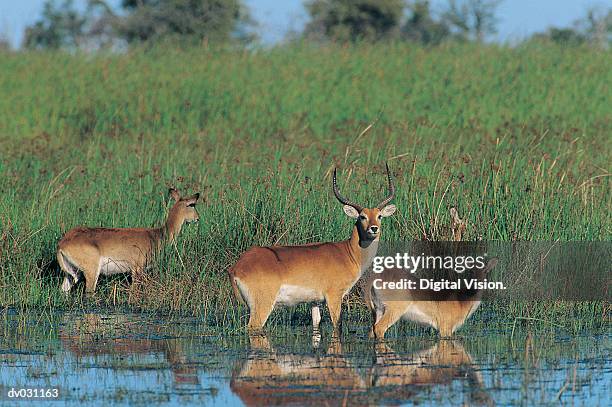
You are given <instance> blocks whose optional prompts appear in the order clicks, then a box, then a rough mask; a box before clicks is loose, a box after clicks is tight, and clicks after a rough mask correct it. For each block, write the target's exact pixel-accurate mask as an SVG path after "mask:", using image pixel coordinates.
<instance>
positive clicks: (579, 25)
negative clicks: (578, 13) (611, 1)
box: [527, 8, 612, 49]
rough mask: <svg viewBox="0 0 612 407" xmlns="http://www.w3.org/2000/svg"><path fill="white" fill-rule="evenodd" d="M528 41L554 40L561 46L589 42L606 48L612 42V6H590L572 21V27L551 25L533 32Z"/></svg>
mask: <svg viewBox="0 0 612 407" xmlns="http://www.w3.org/2000/svg"><path fill="white" fill-rule="evenodd" d="M527 42H528V43H529V42H554V43H556V44H559V45H563V46H577V45H583V44H590V45H592V46H595V47H598V48H601V49H608V48H610V44H612V8H607V9H597V8H592V9H590V10H588V11H587V13H586V15H585V16H584V17H582V18H580V19H578V20H576V21H574V23H573V27H561V28H559V27H551V28H549V29H547V30H546V31H544V32H542V33H536V34H534V35H533V36H532V37H531V38H530V39H529V40H528V41H527Z"/></svg>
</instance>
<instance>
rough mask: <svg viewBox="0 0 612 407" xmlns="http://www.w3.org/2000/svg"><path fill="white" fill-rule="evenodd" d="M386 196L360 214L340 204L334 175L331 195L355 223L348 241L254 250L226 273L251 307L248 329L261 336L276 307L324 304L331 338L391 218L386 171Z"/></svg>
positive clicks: (315, 310) (349, 205)
mask: <svg viewBox="0 0 612 407" xmlns="http://www.w3.org/2000/svg"><path fill="white" fill-rule="evenodd" d="M387 179H388V182H389V196H388V197H387V198H386V199H385V200H383V201H382V202H381V203H380V204H379V205H378V206H377V207H374V208H364V207H362V206H360V205H357V204H355V203H352V202H350V201H349V200H347V199H346V198H344V197H343V196H342V195H341V194H340V191H339V190H338V185H337V183H336V171H335V170H334V176H333V184H332V186H333V191H334V194H335V196H336V198H337V199H338V200H339V201H340V202H341V203H342V204H343V205H344V212H345V213H346V214H347V215H348V216H349V217H351V218H354V219H356V221H355V226H354V227H353V232H352V234H351V237H350V239H348V240H345V241H341V242H331V243H315V244H307V245H302V246H272V247H253V248H251V249H249V250H248V251H246V252H245V253H244V254H243V255H242V256H241V257H240V259H239V260H238V262H237V263H236V264H235V265H234V267H232V268H231V269H230V270H229V277H230V280H231V283H232V286H233V287H234V291H235V293H236V296H237V297H238V299H244V301H245V302H246V304H247V306H248V307H249V311H250V316H249V324H248V328H249V329H250V330H260V329H262V328H263V326H264V324H265V323H266V320H267V319H268V316H269V315H270V313H271V312H272V310H273V308H274V306H275V305H277V304H283V305H295V304H298V303H304V302H320V301H325V302H326V304H327V307H328V309H329V313H330V316H331V320H332V324H333V325H334V332H335V333H337V332H338V324H339V321H340V310H341V307H342V300H343V298H344V296H345V295H346V294H347V293H348V292H349V290H350V289H351V288H352V287H353V285H354V284H355V283H356V282H357V280H358V279H359V277H360V276H361V274H362V272H363V271H364V270H365V269H367V268H368V267H369V265H370V263H371V261H372V258H373V257H374V256H375V255H376V250H377V248H378V241H379V238H380V232H381V226H380V224H381V220H382V218H383V217H386V216H390V215H392V214H393V213H394V212H395V206H394V205H387V204H388V203H389V202H390V201H391V200H392V199H393V196H394V192H395V187H394V186H393V180H392V178H391V173H390V171H389V167H388V166H387ZM312 319H313V326H314V329H318V325H319V322H320V320H321V317H320V313H319V308H318V307H317V306H314V307H313V309H312Z"/></svg>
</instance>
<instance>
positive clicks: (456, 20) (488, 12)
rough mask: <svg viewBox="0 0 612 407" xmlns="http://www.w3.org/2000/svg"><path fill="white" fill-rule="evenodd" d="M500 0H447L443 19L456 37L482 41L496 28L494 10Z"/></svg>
mask: <svg viewBox="0 0 612 407" xmlns="http://www.w3.org/2000/svg"><path fill="white" fill-rule="evenodd" d="M500 3H501V0H460V1H457V0H449V2H448V8H447V10H446V11H445V13H444V20H445V21H446V22H447V24H448V25H449V26H450V28H451V30H452V31H453V32H454V34H455V36H456V38H457V39H461V40H476V41H478V42H482V41H484V39H485V36H487V35H489V34H494V33H495V32H496V31H497V29H496V26H497V18H496V17H495V11H496V10H497V7H498V6H499V4H500Z"/></svg>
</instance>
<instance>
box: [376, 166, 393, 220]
mask: <svg viewBox="0 0 612 407" xmlns="http://www.w3.org/2000/svg"><path fill="white" fill-rule="evenodd" d="M385 165H386V166H387V179H388V180H389V196H387V197H386V198H385V200H384V201H382V202H381V203H379V204H378V206H377V208H378V209H382V208H384V207H385V206H387V204H388V203H389V202H391V200H392V199H393V197H394V196H395V186H394V185H393V178H392V177H391V171H389V164H387V163H385Z"/></svg>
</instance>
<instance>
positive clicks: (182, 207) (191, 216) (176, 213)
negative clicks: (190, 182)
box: [168, 188, 200, 226]
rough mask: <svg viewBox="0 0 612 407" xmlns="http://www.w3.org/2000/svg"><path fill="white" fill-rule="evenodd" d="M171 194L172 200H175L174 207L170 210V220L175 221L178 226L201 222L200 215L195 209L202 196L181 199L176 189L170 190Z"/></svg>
mask: <svg viewBox="0 0 612 407" xmlns="http://www.w3.org/2000/svg"><path fill="white" fill-rule="evenodd" d="M169 192H170V196H171V197H172V199H174V205H172V208H171V209H170V215H169V216H168V218H170V219H173V220H174V222H176V224H177V226H179V225H182V224H183V223H192V222H198V221H199V220H200V215H199V214H198V211H197V210H196V208H195V205H196V203H198V199H199V198H200V194H193V195H191V196H187V197H181V195H180V194H179V192H178V191H177V190H176V189H174V188H170V191H169Z"/></svg>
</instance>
